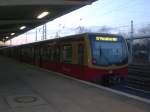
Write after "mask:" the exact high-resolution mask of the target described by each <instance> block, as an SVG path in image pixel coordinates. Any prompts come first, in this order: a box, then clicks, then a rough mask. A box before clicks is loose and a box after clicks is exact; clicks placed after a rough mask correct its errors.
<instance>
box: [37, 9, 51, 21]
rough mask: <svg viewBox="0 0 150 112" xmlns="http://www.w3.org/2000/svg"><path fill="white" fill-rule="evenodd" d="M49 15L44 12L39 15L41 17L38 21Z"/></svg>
mask: <svg viewBox="0 0 150 112" xmlns="http://www.w3.org/2000/svg"><path fill="white" fill-rule="evenodd" d="M48 14H49V12H48V11H44V12H42V13H41V14H39V15H38V16H37V19H42V18H44V17H45V16H47V15H48Z"/></svg>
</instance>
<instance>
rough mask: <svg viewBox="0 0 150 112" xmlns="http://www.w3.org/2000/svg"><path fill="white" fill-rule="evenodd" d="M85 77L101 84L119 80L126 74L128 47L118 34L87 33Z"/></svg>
mask: <svg viewBox="0 0 150 112" xmlns="http://www.w3.org/2000/svg"><path fill="white" fill-rule="evenodd" d="M88 45H89V57H88V70H87V73H86V74H87V77H86V78H87V79H90V80H91V81H94V82H100V83H102V84H105V85H108V84H114V83H118V82H121V81H122V80H123V79H124V78H125V77H126V76H127V74H128V49H127V44H126V41H125V39H124V38H123V37H122V36H119V35H111V34H93V35H92V34H91V35H89V44H88Z"/></svg>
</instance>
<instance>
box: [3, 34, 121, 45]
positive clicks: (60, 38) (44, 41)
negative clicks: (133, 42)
mask: <svg viewBox="0 0 150 112" xmlns="http://www.w3.org/2000/svg"><path fill="white" fill-rule="evenodd" d="M84 35H87V36H88V35H102V36H121V35H118V34H110V33H91V32H86V33H80V34H74V35H68V36H64V37H59V38H53V39H48V40H43V41H38V42H33V43H27V44H21V45H15V46H8V47H18V46H26V45H33V44H34V45H38V44H44V43H48V42H51V41H60V40H67V39H73V38H81V37H82V36H84ZM8 47H7V48H8ZM5 48H6V47H5Z"/></svg>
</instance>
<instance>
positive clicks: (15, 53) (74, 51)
mask: <svg viewBox="0 0 150 112" xmlns="http://www.w3.org/2000/svg"><path fill="white" fill-rule="evenodd" d="M0 53H1V54H3V55H6V56H10V57H14V58H16V59H19V60H21V61H24V62H27V63H30V64H34V65H37V66H40V67H43V68H46V69H50V70H52V71H56V72H60V73H63V74H66V75H69V76H72V77H76V78H79V79H81V80H85V81H91V82H101V83H102V84H112V83H113V82H118V81H120V79H123V78H124V77H126V75H127V72H128V50H127V44H126V41H125V40H124V38H123V37H122V36H120V35H113V34H101V33H84V34H78V35H72V36H67V37H62V38H56V39H51V40H46V41H41V42H35V43H30V44H25V45H19V46H13V47H7V48H2V49H1V50H0Z"/></svg>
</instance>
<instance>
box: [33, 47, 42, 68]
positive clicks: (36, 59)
mask: <svg viewBox="0 0 150 112" xmlns="http://www.w3.org/2000/svg"><path fill="white" fill-rule="evenodd" d="M34 63H35V65H37V66H40V65H41V54H40V47H39V46H36V47H34Z"/></svg>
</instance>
